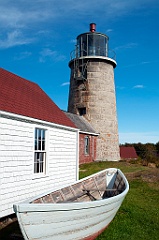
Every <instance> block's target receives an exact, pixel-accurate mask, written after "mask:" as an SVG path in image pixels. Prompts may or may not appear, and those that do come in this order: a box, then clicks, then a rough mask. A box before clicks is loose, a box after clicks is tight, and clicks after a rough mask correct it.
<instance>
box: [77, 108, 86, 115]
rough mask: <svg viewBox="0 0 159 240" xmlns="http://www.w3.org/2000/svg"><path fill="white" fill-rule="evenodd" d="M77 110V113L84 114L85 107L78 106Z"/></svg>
mask: <svg viewBox="0 0 159 240" xmlns="http://www.w3.org/2000/svg"><path fill="white" fill-rule="evenodd" d="M78 112H79V115H80V116H83V115H85V114H86V108H85V107H83V108H78Z"/></svg>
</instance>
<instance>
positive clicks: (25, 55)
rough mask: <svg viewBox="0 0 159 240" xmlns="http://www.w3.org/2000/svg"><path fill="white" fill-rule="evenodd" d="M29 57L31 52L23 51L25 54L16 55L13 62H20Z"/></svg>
mask: <svg viewBox="0 0 159 240" xmlns="http://www.w3.org/2000/svg"><path fill="white" fill-rule="evenodd" d="M31 55H32V53H31V52H27V51H25V52H21V53H20V54H18V55H16V56H15V58H14V59H15V60H22V59H25V58H28V57H30V56H31Z"/></svg>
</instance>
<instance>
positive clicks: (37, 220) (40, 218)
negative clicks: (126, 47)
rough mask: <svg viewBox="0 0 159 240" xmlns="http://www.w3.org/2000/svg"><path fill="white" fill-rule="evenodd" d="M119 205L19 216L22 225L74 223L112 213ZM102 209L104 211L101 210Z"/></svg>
mask: <svg viewBox="0 0 159 240" xmlns="http://www.w3.org/2000/svg"><path fill="white" fill-rule="evenodd" d="M119 204H121V201H120V202H114V203H112V204H111V205H109V206H108V207H107V208H106V207H104V206H102V207H100V208H98V209H97V208H93V209H91V208H90V209H81V210H73V211H69V212H68V211H67V212H66V211H58V212H55V213H53V212H44V213H41V212H28V213H23V214H21V218H22V220H23V224H24V225H38V224H42V223H46V224H49V223H58V222H60V221H61V222H67V221H69V220H70V221H73V219H74V221H75V220H77V221H78V220H79V219H81V218H82V219H87V217H88V216H89V217H90V218H92V217H94V215H97V214H99V215H100V214H102V213H103V212H109V211H112V209H116V208H117V207H118V205H119ZM103 208H104V210H103Z"/></svg>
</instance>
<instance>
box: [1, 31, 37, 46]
mask: <svg viewBox="0 0 159 240" xmlns="http://www.w3.org/2000/svg"><path fill="white" fill-rule="evenodd" d="M33 41H34V39H33V38H26V37H24V36H23V34H22V32H21V31H19V30H14V31H12V32H9V33H7V36H6V38H4V39H1V40H0V48H9V47H13V46H17V45H26V44H30V43H31V42H33Z"/></svg>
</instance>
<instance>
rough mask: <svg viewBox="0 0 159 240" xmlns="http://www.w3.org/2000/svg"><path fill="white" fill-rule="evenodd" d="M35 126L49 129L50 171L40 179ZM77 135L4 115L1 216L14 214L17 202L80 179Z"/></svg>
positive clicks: (0, 122) (0, 135) (0, 152)
mask: <svg viewBox="0 0 159 240" xmlns="http://www.w3.org/2000/svg"><path fill="white" fill-rule="evenodd" d="M35 127H37V128H43V129H46V130H47V138H46V141H47V148H46V154H47V160H46V161H47V171H46V175H43V176H42V177H40V178H39V177H35V176H38V175H35V174H34V129H35ZM77 135H78V132H77V131H76V130H75V129H74V130H71V129H69V128H66V129H65V128H63V129H62V128H57V127H55V126H48V125H46V126H45V125H44V126H41V125H40V124H39V125H38V124H37V123H29V122H24V121H19V120H13V119H7V118H2V117H0V203H1V204H0V217H3V216H6V215H9V214H11V213H13V209H12V207H13V204H14V203H17V202H19V201H22V200H24V199H27V198H29V197H32V196H34V195H36V194H39V193H42V192H45V191H47V190H49V189H55V188H58V187H61V186H62V185H65V184H71V183H73V182H74V181H75V180H77V159H78V156H77V155H78V152H77ZM39 176H40V175H39Z"/></svg>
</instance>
